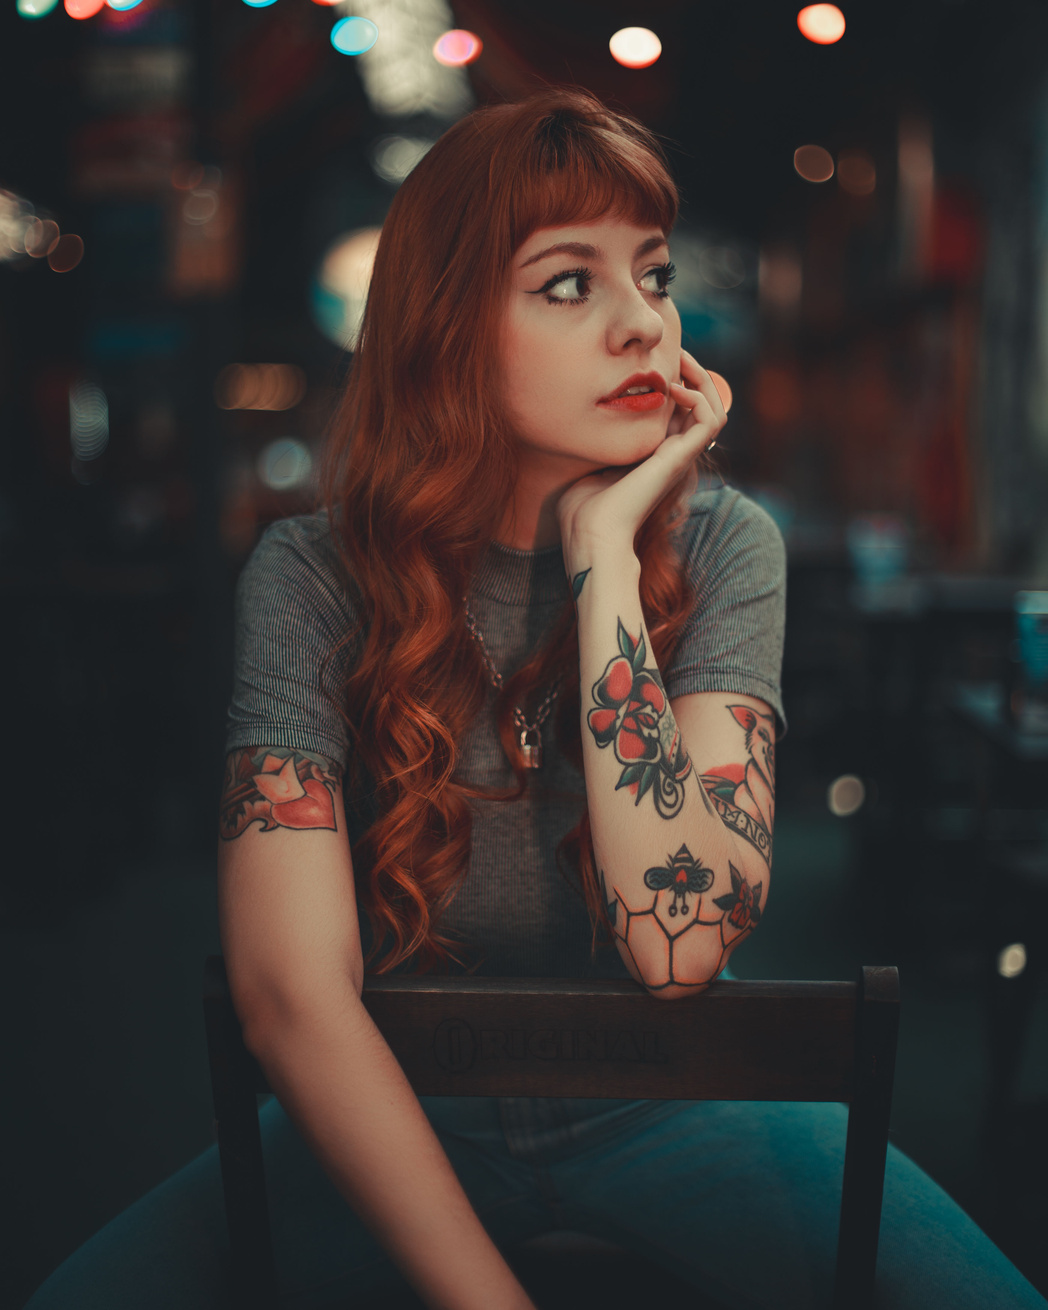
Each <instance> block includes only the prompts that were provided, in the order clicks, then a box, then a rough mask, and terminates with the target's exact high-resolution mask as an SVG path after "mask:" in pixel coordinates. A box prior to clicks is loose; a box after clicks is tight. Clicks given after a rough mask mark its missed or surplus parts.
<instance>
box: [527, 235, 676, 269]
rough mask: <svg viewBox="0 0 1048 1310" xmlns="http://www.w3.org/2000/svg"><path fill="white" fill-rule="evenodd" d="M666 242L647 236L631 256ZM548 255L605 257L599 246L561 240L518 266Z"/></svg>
mask: <svg viewBox="0 0 1048 1310" xmlns="http://www.w3.org/2000/svg"><path fill="white" fill-rule="evenodd" d="M668 244H669V242H668V241H667V240H666V238H665V237H648V239H647V240H646V241H642V242H641V243H640V245H639V246H638V247H637V249H636V250H635V251H634V252H633V258H634V259H639V258H640V257H641V255H646V254H648V253H649V251H652V250H658V248H659V246H665V245H668ZM549 255H575V256H576V257H577V258H578V259H606V258H607V256H606V255H605V253H604V251H603V250H601V248H600V246H590V245H586V244H585V242H582V241H561V242H559V243H558V244H557V245H555V246H547V247H546V249H545V250H540V251H539V252H538V254H537V255H531V256H530V257H529V258H528V259H525V261H524V262H523V264H521V266H520V267H521V268H527V267H528V265H529V264H537V263H538V262H539V260H540V259H546V258H547V257H548V256H549Z"/></svg>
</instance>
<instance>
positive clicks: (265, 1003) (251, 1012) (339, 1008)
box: [235, 968, 364, 1066]
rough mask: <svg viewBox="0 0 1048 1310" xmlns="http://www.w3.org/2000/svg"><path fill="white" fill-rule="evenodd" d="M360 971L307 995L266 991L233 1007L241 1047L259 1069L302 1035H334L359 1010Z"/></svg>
mask: <svg viewBox="0 0 1048 1310" xmlns="http://www.w3.org/2000/svg"><path fill="white" fill-rule="evenodd" d="M363 986H364V976H363V969H362V968H361V969H360V971H359V973H358V971H356V970H352V971H350V972H349V973H348V974H347V975H345V976H340V977H339V978H338V979H337V980H328V981H327V983H326V984H325V985H317V986H314V987H312V988H310V989H309V990H308V991H302V992H297V993H294V994H292V993H289V992H287V991H283V990H276V989H273V990H268V991H266V992H265V993H262V994H261V995H260V994H256V995H254V996H253V997H252V998H251V999H250V1000H247V999H242V1000H240V1001H237V1002H236V1003H235V1008H236V1011H237V1015H238V1017H239V1019H240V1028H241V1033H242V1035H243V1039H244V1045H245V1046H246V1047H247V1049H248V1051H250V1053H251V1054H252V1055H253V1056H254V1057H255V1059H256V1060H258V1061H259V1063H261V1064H262V1065H263V1066H265V1063H266V1062H267V1061H268V1060H269V1059H271V1058H272V1056H273V1053H274V1051H279V1050H280V1049H282V1048H283V1047H285V1046H286V1045H287V1044H288V1043H289V1042H294V1041H295V1040H296V1039H297V1038H298V1037H300V1036H301V1035H302V1034H305V1033H319V1032H324V1031H327V1030H328V1029H329V1028H330V1029H332V1030H333V1031H338V1030H339V1029H340V1028H344V1027H345V1025H346V1023H347V1021H348V1020H350V1019H351V1018H353V1017H354V1016H357V1015H358V1014H359V1012H361V1011H362V1010H363V1003H362V1000H361V993H362V991H363Z"/></svg>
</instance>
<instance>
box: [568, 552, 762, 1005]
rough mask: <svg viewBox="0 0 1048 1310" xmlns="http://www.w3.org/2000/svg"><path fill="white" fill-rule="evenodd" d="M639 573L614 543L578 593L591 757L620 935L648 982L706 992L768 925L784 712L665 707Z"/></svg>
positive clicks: (693, 704)
mask: <svg viewBox="0 0 1048 1310" xmlns="http://www.w3.org/2000/svg"><path fill="white" fill-rule="evenodd" d="M639 578H640V566H639V564H638V563H637V561H636V557H634V558H633V560H632V563H631V561H630V560H629V559H628V558H615V557H613V556H609V555H608V554H606V553H605V554H602V555H601V556H600V557H599V558H596V559H594V562H593V564H592V565H591V566H590V567H589V571H588V572H587V573H586V576H585V580H584V583H583V585H582V588H581V591H580V593H579V595H578V600H577V604H578V612H579V652H580V663H581V688H582V738H583V748H582V749H583V763H584V770H585V776H586V795H587V799H588V801H589V815H590V825H591V829H592V833H593V847H594V852H595V854H596V858H597V866H598V870H599V876H600V879H601V885H602V890H603V894H604V901H605V905H606V907H607V910H608V917H609V919H610V920H611V924H612V927H613V929H614V932H615V942H616V945H617V946H618V949H619V952H620V954H621V955H622V958H623V960H624V961H625V963H626V966H627V968H628V969H629V970H630V972H631V973H632V974H633V976H634V978H636V980H637V981H638V982H639V983H642V984H643V985H644V986H645V987H647V988H648V990H649V991H651V992H652V993H653V994H654V995H656V996H663V997H671V998H672V997H678V996H686V995H690V994H692V993H694V992H699V991H703V990H704V989H705V988H706V987H707V986H708V984H709V983H710V982H711V981H712V980H713V979H714V978H715V977H716V976H717V974H718V973H720V971H721V970H722V969H723V968H724V966H725V964H727V962H728V957H729V956H730V954H731V952H732V951H733V950H734V948H735V947H736V946H737V945H738V944H739V942H740V941H742V940H743V939H744V938H746V937H748V936H749V935H750V933H751V932H753V930H754V928H755V927H756V925H757V924H758V922H759V921H760V916H761V912H762V910H763V909H764V906H765V903H766V902H767V897H768V883H769V878H770V873H771V838H772V825H773V822H774V786H775V769H774V749H775V748H774V739H775V720H774V716H773V714H772V711H771V710H770V709H769V707H768V706H767V705H766V704H765V703H764V702H763V701H761V700H758V699H756V698H754V697H750V696H740V695H727V694H722V693H720V692H700V693H696V694H693V695H688V696H681V697H678V698H677V699H676V700H675V701H674V702H673V703H672V704H671V703H670V701H669V700H668V698H667V696H666V692H665V688H664V687H663V684H662V678H661V676H660V674H659V670H658V668H657V666H656V663H655V660H654V658H653V656H652V653H651V643H650V641H649V639H648V634H647V631H646V630H645V627H644V623H643V619H642V618H641V606H640V595H639Z"/></svg>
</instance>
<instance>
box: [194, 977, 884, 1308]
mask: <svg viewBox="0 0 1048 1310" xmlns="http://www.w3.org/2000/svg"><path fill="white" fill-rule="evenodd" d="M363 1000H364V1004H365V1006H366V1007H367V1010H368V1012H369V1013H370V1015H371V1017H372V1018H373V1019H374V1021H375V1023H376V1025H377V1026H378V1028H379V1030H380V1031H381V1032H382V1034H383V1036H384V1037H385V1039H386V1041H387V1042H388V1043H389V1046H390V1048H391V1049H392V1051H393V1053H394V1055H395V1056H396V1057H397V1059H398V1061H399V1062H400V1064H401V1066H402V1068H403V1069H404V1072H405V1074H406V1075H407V1077H408V1080H409V1081H410V1083H411V1085H412V1087H413V1088H414V1090H415V1092H416V1093H417V1094H418V1095H420V1096H427V1095H429V1096H456V1095H458V1096H569V1097H570V1096H585V1097H629V1098H643V1099H649V1100H666V1099H684V1100H742V1101H844V1102H847V1103H848V1105H849V1115H848V1136H847V1144H846V1147H845V1163H844V1179H843V1186H842V1196H841V1219H840V1232H839V1236H838V1247H837V1271H836V1282H835V1291H834V1306H835V1307H837V1308H839V1310H844V1307H847V1308H848V1310H862V1307H864V1306H867V1305H870V1304H872V1293H873V1283H874V1269H875V1265H876V1259H877V1237H878V1230H879V1227H880V1213H881V1199H882V1193H883V1184H884V1162H885V1156H886V1152H887V1146H888V1121H889V1117H890V1113H891V1096H892V1083H893V1079H894V1071H895V1048H896V1035H897V1032H898V1021H899V975H898V970H897V969H895V968H894V967H881V966H878V967H872V966H866V967H864V968H863V969H862V970H861V972H860V975H859V979H858V981H857V982H740V981H729V982H726V981H720V982H716V983H714V984H712V985H711V986H710V988H709V989H708V990H707V991H706V992H704V993H703V994H702V995H701V996H697V997H695V998H693V999H690V1000H689V999H685V1000H681V1001H670V1002H667V1001H664V1000H658V999H656V998H655V997H653V996H651V995H649V994H648V993H647V992H645V991H644V990H643V989H642V988H640V987H638V986H637V985H636V984H634V983H631V982H616V981H612V980H604V979H601V980H593V981H590V980H587V981H579V980H574V979H567V980H557V979H554V980H546V979H518V978H443V979H434V978H428V977H420V978H416V977H393V978H368V979H366V980H365V984H364V993H363ZM204 1008H205V1015H206V1022H207V1033H208V1052H209V1057H210V1061H211V1075H212V1089H213V1092H214V1098H215V1115H216V1135H217V1139H218V1145H219V1151H220V1155H221V1161H222V1174H223V1184H224V1187H225V1193H226V1211H227V1216H228V1219H229V1228H230V1243H231V1249H232V1252H233V1257H234V1264H235V1268H236V1269H237V1271H238V1278H239V1284H240V1287H241V1288H242V1289H243V1292H244V1296H245V1302H244V1303H245V1304H246V1305H252V1306H256V1307H261V1306H265V1305H268V1304H271V1303H272V1296H273V1288H274V1287H275V1285H276V1284H275V1278H274V1276H273V1261H272V1247H271V1242H270V1237H269V1226H268V1212H267V1207H266V1199H265V1179H264V1173H263V1167H262V1152H261V1142H260V1138H259V1130H258V1117H257V1102H256V1100H255V1094H256V1093H257V1092H264V1091H267V1090H269V1089H268V1086H267V1083H266V1079H265V1074H264V1073H263V1071H262V1069H261V1068H260V1067H259V1066H258V1063H257V1062H256V1061H255V1060H254V1059H253V1057H252V1056H251V1055H250V1053H249V1052H248V1051H247V1050H246V1048H245V1047H244V1044H243V1040H242V1037H241V1033H240V1025H239V1023H238V1021H237V1017H236V1014H235V1012H234V1010H233V1005H232V1002H231V999H230V995H229V988H228V984H227V981H226V973H225V966H224V962H223V960H222V958H221V957H220V956H211V957H210V958H209V959H208V960H207V963H206V967H205V981H204Z"/></svg>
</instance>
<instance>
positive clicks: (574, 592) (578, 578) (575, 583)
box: [571, 569, 589, 609]
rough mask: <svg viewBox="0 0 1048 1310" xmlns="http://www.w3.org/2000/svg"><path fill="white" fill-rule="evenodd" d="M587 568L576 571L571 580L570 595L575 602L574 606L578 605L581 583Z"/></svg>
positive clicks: (583, 580)
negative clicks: (579, 571)
mask: <svg viewBox="0 0 1048 1310" xmlns="http://www.w3.org/2000/svg"><path fill="white" fill-rule="evenodd" d="M588 573H589V569H583V570H582V572H581V573H576V574H575V576H574V577H573V578H572V580H571V596H572V599H573V600H574V602H575V608H576V609H578V607H579V596H580V595H581V594H582V584H583V583H584V582H585V581H586V576H587V574H588Z"/></svg>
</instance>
